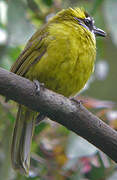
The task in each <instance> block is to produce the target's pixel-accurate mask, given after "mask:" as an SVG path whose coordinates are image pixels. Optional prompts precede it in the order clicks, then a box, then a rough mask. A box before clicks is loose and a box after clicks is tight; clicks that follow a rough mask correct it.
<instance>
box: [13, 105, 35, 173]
mask: <svg viewBox="0 0 117 180" xmlns="http://www.w3.org/2000/svg"><path fill="white" fill-rule="evenodd" d="M34 114H35V112H34V111H31V110H29V109H27V108H26V107H24V106H22V105H19V109H18V113H17V119H16V123H15V128H14V132H13V140H12V146H11V160H12V165H13V168H14V169H17V170H19V171H20V172H21V173H22V174H25V175H28V174H29V167H30V146H31V142H32V136H33V131H34V127H35V120H34Z"/></svg>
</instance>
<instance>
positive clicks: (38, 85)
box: [33, 80, 44, 94]
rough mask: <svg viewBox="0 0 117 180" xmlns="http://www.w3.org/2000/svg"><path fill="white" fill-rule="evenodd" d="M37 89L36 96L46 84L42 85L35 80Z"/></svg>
mask: <svg viewBox="0 0 117 180" xmlns="http://www.w3.org/2000/svg"><path fill="white" fill-rule="evenodd" d="M33 82H34V84H35V87H36V94H39V92H40V90H41V87H44V83H40V82H39V81H38V80H33Z"/></svg>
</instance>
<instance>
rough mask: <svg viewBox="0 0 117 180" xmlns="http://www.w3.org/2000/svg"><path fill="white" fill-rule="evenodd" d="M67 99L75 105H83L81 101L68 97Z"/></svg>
mask: <svg viewBox="0 0 117 180" xmlns="http://www.w3.org/2000/svg"><path fill="white" fill-rule="evenodd" d="M69 99H70V100H71V101H72V102H74V103H75V104H76V105H81V104H82V103H83V101H82V100H78V99H76V98H74V97H70V98H69Z"/></svg>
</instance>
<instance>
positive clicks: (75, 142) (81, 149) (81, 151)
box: [66, 133, 98, 158]
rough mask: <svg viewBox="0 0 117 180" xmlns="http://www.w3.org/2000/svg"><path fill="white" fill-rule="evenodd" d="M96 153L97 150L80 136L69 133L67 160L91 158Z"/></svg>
mask: <svg viewBox="0 0 117 180" xmlns="http://www.w3.org/2000/svg"><path fill="white" fill-rule="evenodd" d="M97 151H98V150H97V148H96V147H95V146H93V145H92V144H90V143H89V142H88V141H86V140H85V139H83V138H81V137H80V136H77V135H76V134H74V133H70V135H69V139H68V145H67V149H66V154H67V156H68V158H80V157H84V156H85V157H86V156H91V155H94V154H96V153H97Z"/></svg>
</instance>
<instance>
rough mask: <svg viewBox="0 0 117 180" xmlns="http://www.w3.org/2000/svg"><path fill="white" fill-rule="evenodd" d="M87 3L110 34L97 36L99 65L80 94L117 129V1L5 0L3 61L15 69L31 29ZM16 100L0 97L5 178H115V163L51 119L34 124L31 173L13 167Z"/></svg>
mask: <svg viewBox="0 0 117 180" xmlns="http://www.w3.org/2000/svg"><path fill="white" fill-rule="evenodd" d="M76 6H83V7H84V8H85V9H86V10H87V11H88V12H89V13H90V14H91V15H92V16H93V17H94V19H95V21H96V25H97V26H98V27H100V28H102V29H104V30H105V31H106V32H107V34H108V36H107V37H106V38H105V39H103V38H99V39H97V61H96V66H95V71H94V74H93V75H92V77H91V78H90V80H89V82H88V84H87V85H86V87H85V88H84V90H83V91H82V92H81V94H80V96H79V97H78V98H79V99H82V100H83V102H84V105H85V106H86V107H87V108H89V109H90V111H92V112H93V113H95V114H96V115H97V116H99V117H101V118H102V120H104V121H105V122H106V123H108V124H109V125H110V126H111V127H113V128H115V129H117V106H116V101H117V96H116V92H117V83H116V77H117V68H116V67H117V61H116V59H117V58H116V57H117V23H116V21H117V10H116V7H117V1H116V0H0V66H1V67H3V68H5V69H8V70H9V69H10V67H11V65H12V64H13V62H14V61H15V60H16V59H17V57H18V55H19V54H20V52H21V51H22V49H23V48H24V46H25V43H26V42H27V41H28V39H29V38H30V37H31V35H32V34H33V33H34V32H35V31H36V29H38V28H39V27H40V26H41V25H43V24H44V23H45V22H46V21H47V20H48V19H49V18H50V17H51V16H53V15H54V14H55V13H56V12H58V11H59V10H61V9H63V8H67V7H76ZM16 112H17V106H16V104H15V103H14V102H10V101H9V103H5V102H4V98H3V97H0V179H1V180H26V179H28V180H33V179H34V180H39V179H41V180H79V179H80V180H102V179H103V180H105V179H107V180H115V179H117V172H116V164H115V163H114V162H112V161H111V160H110V159H109V158H108V157H107V156H106V155H105V154H103V153H102V152H101V151H100V150H98V149H96V148H95V147H94V146H92V145H91V144H89V143H88V142H86V141H85V140H84V139H82V138H80V137H78V136H76V135H75V134H74V133H72V132H70V131H68V130H67V129H66V128H64V127H63V126H61V125H59V124H57V123H55V122H52V121H51V120H48V119H46V121H44V122H42V123H41V124H40V125H39V126H38V127H36V129H35V135H34V138H33V143H32V154H31V170H30V177H24V176H22V175H20V174H18V173H16V172H15V171H14V170H13V169H12V167H11V161H10V145H11V137H12V131H13V123H14V121H15V117H16Z"/></svg>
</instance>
